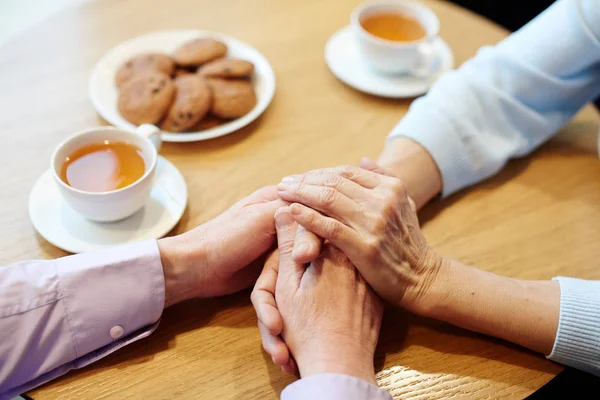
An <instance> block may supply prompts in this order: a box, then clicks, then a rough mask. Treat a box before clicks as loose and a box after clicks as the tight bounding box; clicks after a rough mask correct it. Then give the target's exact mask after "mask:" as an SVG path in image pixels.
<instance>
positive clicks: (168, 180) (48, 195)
mask: <svg viewBox="0 0 600 400" xmlns="http://www.w3.org/2000/svg"><path fill="white" fill-rule="evenodd" d="M154 180H155V183H154V186H153V188H152V192H151V193H150V198H149V199H148V202H147V203H146V205H145V206H144V208H142V209H141V210H140V211H138V212H137V213H135V214H133V215H132V216H131V217H129V218H126V219H124V220H122V221H118V222H112V223H100V222H92V221H89V220H87V219H85V218H84V217H82V216H81V215H80V214H78V213H77V212H75V211H74V210H73V209H71V207H69V205H68V204H66V203H65V201H64V200H63V198H62V196H61V195H60V193H59V191H58V187H57V185H56V182H54V179H53V177H52V173H51V171H50V170H48V171H46V172H45V173H44V174H43V175H42V176H41V177H40V178H39V179H38V180H37V182H36V183H35V185H34V186H33V190H32V191H31V194H30V195H29V217H30V218H31V222H32V223H33V226H34V227H35V229H36V230H37V231H38V233H39V234H40V235H42V236H43V237H44V239H46V240H47V241H48V242H50V243H52V244H53V245H54V246H56V247H60V248H61V249H63V250H66V251H68V252H70V253H82V252H86V251H91V250H98V249H102V248H105V247H110V246H115V245H118V244H124V243H131V242H137V241H141V240H146V239H151V238H155V239H158V238H160V237H162V236H164V235H166V234H167V233H169V231H170V230H171V229H173V227H174V226H175V225H176V224H177V222H179V220H180V219H181V216H182V215H183V211H184V210H185V207H186V204H187V186H186V184H185V180H184V179H183V176H182V175H181V172H179V170H178V169H177V168H175V166H174V165H173V164H171V163H170V162H169V161H168V160H166V159H165V158H163V157H160V156H159V157H158V161H157V164H156V175H155V178H154Z"/></svg>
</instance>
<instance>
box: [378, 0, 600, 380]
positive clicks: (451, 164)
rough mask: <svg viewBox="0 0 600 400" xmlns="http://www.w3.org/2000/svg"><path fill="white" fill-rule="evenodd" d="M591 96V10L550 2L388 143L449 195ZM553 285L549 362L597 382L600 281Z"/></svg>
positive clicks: (525, 149) (598, 57)
mask: <svg viewBox="0 0 600 400" xmlns="http://www.w3.org/2000/svg"><path fill="white" fill-rule="evenodd" d="M599 94H600V1H599V0H558V1H557V2H556V3H554V5H552V6H551V7H550V8H548V9H547V10H546V11H545V12H543V13H542V14H540V16H538V17H537V18H536V19H534V20H533V21H531V22H530V23H529V24H527V25H526V26H525V27H523V28H522V29H521V30H519V31H518V32H516V33H514V34H512V35H511V36H509V37H508V38H507V39H506V40H504V41H502V42H500V43H499V44H498V45H496V46H494V47H487V48H483V49H482V50H480V51H479V53H478V54H477V56H475V57H474V58H473V59H472V60H470V61H468V62H466V63H465V64H464V65H463V66H462V67H461V68H459V69H458V70H456V71H452V72H449V73H447V74H445V75H444V76H443V77H442V78H441V79H440V80H439V81H438V82H437V83H436V84H435V85H434V86H433V88H432V89H431V90H430V91H429V93H428V94H427V95H426V96H424V97H422V98H420V99H418V100H416V101H415V102H414V103H413V105H412V106H411V108H410V110H409V112H408V114H407V115H406V116H405V117H404V118H403V119H402V121H400V123H398V125H397V126H396V127H395V128H394V130H393V131H392V133H391V134H390V137H395V136H406V137H409V138H412V139H413V140H415V141H417V142H419V143H421V144H422V145H423V146H424V147H425V148H426V149H427V150H428V151H429V152H430V153H431V155H432V157H433V158H434V159H435V161H436V163H437V165H438V167H439V169H440V171H441V173H442V179H443V194H444V195H449V194H451V193H453V192H455V191H457V190H459V189H462V188H464V187H466V186H468V185H471V184H474V183H476V182H479V181H481V180H483V179H485V178H487V177H489V176H491V175H493V174H495V173H496V172H498V171H499V170H500V169H501V168H502V166H503V165H504V164H505V163H506V162H507V161H508V160H509V159H510V158H513V157H519V156H522V155H525V154H527V153H529V152H531V151H532V150H533V149H535V148H536V147H537V146H539V145H540V144H541V143H543V142H544V141H545V140H547V139H548V138H549V137H550V136H551V135H552V134H554V133H555V132H556V131H557V130H558V129H560V128H561V127H562V126H563V125H564V124H566V123H567V122H568V121H569V120H570V119H571V118H572V117H573V115H574V114H575V113H576V112H577V111H578V110H579V109H580V108H581V107H583V106H584V105H585V104H586V103H588V102H589V101H591V100H592V99H593V98H594V97H595V96H597V95H599ZM599 179H600V177H599ZM555 279H556V280H558V281H559V282H560V288H561V300H560V318H559V326H558V331H557V336H556V340H555V343H554V348H553V350H552V353H551V354H550V355H549V356H548V357H549V358H550V359H552V360H555V361H557V362H560V363H563V364H567V365H570V366H573V367H575V368H579V369H582V370H586V371H588V372H591V373H594V374H596V375H600V281H584V280H578V279H572V278H563V277H559V278H555Z"/></svg>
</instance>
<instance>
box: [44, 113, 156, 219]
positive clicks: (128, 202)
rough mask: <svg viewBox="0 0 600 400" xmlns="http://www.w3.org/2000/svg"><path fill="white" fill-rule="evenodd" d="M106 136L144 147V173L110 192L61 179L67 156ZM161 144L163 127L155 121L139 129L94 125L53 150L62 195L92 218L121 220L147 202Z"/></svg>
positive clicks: (55, 174) (79, 211) (100, 140)
mask: <svg viewBox="0 0 600 400" xmlns="http://www.w3.org/2000/svg"><path fill="white" fill-rule="evenodd" d="M104 140H110V141H121V142H127V143H131V144H132V145H135V146H137V147H138V148H139V149H141V151H142V155H143V157H144V162H145V163H146V170H145V172H144V175H142V177H141V178H140V179H138V180H137V181H135V182H134V183H132V184H131V185H129V186H126V187H124V188H121V189H117V190H112V191H109V192H87V191H84V190H79V189H76V188H74V187H72V186H69V185H68V184H67V183H65V182H63V181H62V179H60V170H61V167H62V165H63V162H64V160H65V158H66V157H68V156H69V155H70V154H72V153H73V151H75V150H77V149H79V148H81V147H83V146H85V145H88V144H92V143H98V142H102V141H104ZM160 145H161V141H160V130H159V129H158V128H157V127H156V126H154V125H148V124H145V125H141V126H140V127H139V128H138V129H137V130H136V132H128V131H124V130H121V129H117V128H113V127H100V128H92V129H88V130H85V131H81V132H78V133H76V134H75V135H73V136H71V137H70V138H69V139H67V140H65V141H64V142H62V143H61V144H60V145H59V146H58V147H57V148H56V150H55V151H54V154H52V159H51V163H50V169H51V170H52V175H54V180H55V181H56V184H57V185H58V188H59V191H60V193H61V195H62V196H63V198H64V199H65V201H66V202H67V203H68V204H69V205H70V206H71V207H72V208H73V209H74V210H75V211H77V212H78V213H80V214H81V215H83V216H84V217H85V218H87V219H89V220H92V221H97V222H113V221H118V220H121V219H124V218H127V217H129V216H130V215H132V214H134V213H135V212H136V211H138V210H140V209H141V208H142V207H143V206H144V204H146V201H147V200H148V197H149V196H150V191H151V190H152V183H153V177H154V171H155V170H156V162H157V159H158V150H159V149H160Z"/></svg>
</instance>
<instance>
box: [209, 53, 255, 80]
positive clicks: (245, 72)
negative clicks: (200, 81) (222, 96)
mask: <svg viewBox="0 0 600 400" xmlns="http://www.w3.org/2000/svg"><path fill="white" fill-rule="evenodd" d="M252 72H254V64H252V63H251V62H250V61H246V60H241V59H239V58H221V59H219V60H214V61H211V62H209V63H206V64H205V65H203V66H201V67H200V68H199V69H198V74H200V76H204V77H206V78H248V77H249V76H250V75H252Z"/></svg>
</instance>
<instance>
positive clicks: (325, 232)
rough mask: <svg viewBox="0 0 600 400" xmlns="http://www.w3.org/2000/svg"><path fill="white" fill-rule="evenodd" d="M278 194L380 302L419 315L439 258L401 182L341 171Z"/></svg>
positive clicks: (287, 183)
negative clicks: (355, 271)
mask: <svg viewBox="0 0 600 400" xmlns="http://www.w3.org/2000/svg"><path fill="white" fill-rule="evenodd" d="M277 189H278V193H279V196H280V197H281V198H282V199H283V200H286V201H288V202H290V203H294V204H292V205H291V206H290V207H291V213H292V215H293V217H294V219H295V221H296V222H298V224H300V225H301V226H303V227H304V228H306V229H307V230H309V231H311V232H314V233H316V234H317V235H319V236H321V237H322V238H324V239H327V240H329V241H330V242H331V243H333V244H334V245H335V246H337V247H338V248H339V249H340V250H342V251H343V252H344V253H345V254H346V255H347V256H348V258H349V259H350V261H351V262H352V263H353V264H354V265H355V266H356V268H358V270H359V271H360V272H361V274H362V275H363V277H364V278H365V279H366V280H367V282H368V283H369V284H370V285H371V286H372V287H373V289H374V290H375V291H376V292H377V293H378V294H379V295H380V296H381V297H383V298H384V299H386V300H388V301H390V302H391V303H393V304H395V305H398V306H403V307H405V308H408V309H410V310H412V311H415V312H419V311H420V307H423V306H424V304H423V303H422V302H421V299H422V298H423V297H424V296H426V294H427V291H428V289H429V287H430V286H431V284H432V283H433V281H434V280H435V279H436V276H437V274H438V271H439V269H440V266H441V263H442V258H441V257H439V256H438V255H437V254H436V253H434V252H433V251H432V250H431V249H430V248H429V246H428V244H427V242H426V241H425V239H424V237H423V235H422V234H421V230H420V228H419V221H418V219H417V215H416V212H415V207H414V203H413V202H412V201H411V200H410V198H409V197H408V195H407V192H406V188H405V187H404V184H403V183H402V182H401V181H400V180H399V179H396V178H394V177H392V176H385V175H382V174H379V173H375V172H372V171H367V170H365V169H361V168H356V167H351V166H344V167H337V168H326V169H320V170H315V171H311V172H308V173H306V174H303V175H295V176H291V177H286V178H284V179H283V180H282V182H281V183H280V184H279V185H278V187H277Z"/></svg>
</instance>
